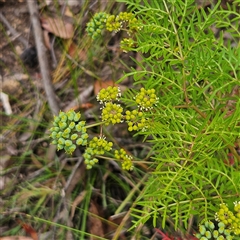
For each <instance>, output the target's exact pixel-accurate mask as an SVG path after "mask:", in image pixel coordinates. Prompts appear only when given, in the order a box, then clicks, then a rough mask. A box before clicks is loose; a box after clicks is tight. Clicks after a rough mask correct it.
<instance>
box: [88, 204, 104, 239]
mask: <svg viewBox="0 0 240 240" xmlns="http://www.w3.org/2000/svg"><path fill="white" fill-rule="evenodd" d="M99 215H100V214H99V210H98V208H97V205H96V204H95V203H94V202H91V203H90V208H89V217H88V226H89V232H90V233H91V234H93V235H96V236H98V237H103V236H104V232H103V224H102V221H101V219H100V218H98V217H97V216H99ZM99 217H100V216H99ZM95 239H96V238H94V237H91V240H95Z"/></svg>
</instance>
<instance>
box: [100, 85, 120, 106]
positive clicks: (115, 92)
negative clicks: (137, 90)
mask: <svg viewBox="0 0 240 240" xmlns="http://www.w3.org/2000/svg"><path fill="white" fill-rule="evenodd" d="M120 97H121V91H120V88H119V87H112V86H108V87H107V88H103V89H101V90H100V92H99V93H98V95H97V100H98V101H99V102H100V103H101V104H103V103H105V102H112V101H116V100H119V98H120Z"/></svg>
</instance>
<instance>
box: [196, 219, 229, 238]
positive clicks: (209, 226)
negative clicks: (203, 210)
mask: <svg viewBox="0 0 240 240" xmlns="http://www.w3.org/2000/svg"><path fill="white" fill-rule="evenodd" d="M195 236H196V237H197V238H198V239H200V240H208V239H216V240H232V239H233V235H232V234H231V231H230V230H229V229H227V228H226V226H225V224H224V223H223V222H219V223H218V225H217V227H215V225H214V223H213V222H211V221H206V222H205V223H204V224H201V225H199V233H197V234H196V235H195Z"/></svg>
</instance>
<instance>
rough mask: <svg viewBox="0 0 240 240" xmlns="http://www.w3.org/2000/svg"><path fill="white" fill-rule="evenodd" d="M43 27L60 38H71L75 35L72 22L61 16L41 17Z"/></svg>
mask: <svg viewBox="0 0 240 240" xmlns="http://www.w3.org/2000/svg"><path fill="white" fill-rule="evenodd" d="M41 22H42V27H43V28H44V29H45V30H47V31H48V32H51V33H53V34H54V35H55V36H58V37H60V38H64V39H69V38H72V37H73V34H74V28H73V25H72V23H69V22H67V21H64V20H63V19H62V18H61V17H54V18H52V17H48V16H45V17H41Z"/></svg>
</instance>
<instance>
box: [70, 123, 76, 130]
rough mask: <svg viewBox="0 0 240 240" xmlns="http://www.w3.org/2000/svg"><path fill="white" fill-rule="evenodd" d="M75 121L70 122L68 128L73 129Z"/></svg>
mask: <svg viewBox="0 0 240 240" xmlns="http://www.w3.org/2000/svg"><path fill="white" fill-rule="evenodd" d="M75 125H76V124H75V122H70V124H69V125H68V127H69V128H70V129H74V127H75Z"/></svg>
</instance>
